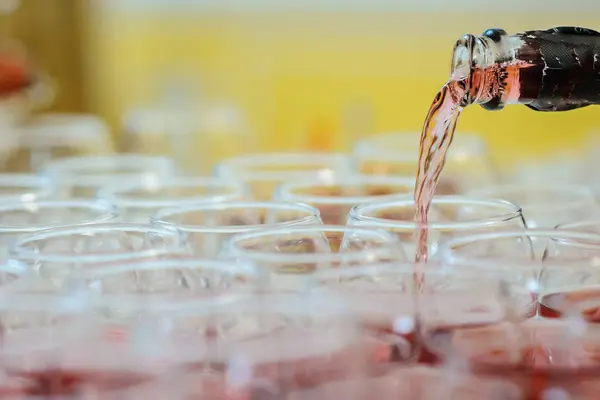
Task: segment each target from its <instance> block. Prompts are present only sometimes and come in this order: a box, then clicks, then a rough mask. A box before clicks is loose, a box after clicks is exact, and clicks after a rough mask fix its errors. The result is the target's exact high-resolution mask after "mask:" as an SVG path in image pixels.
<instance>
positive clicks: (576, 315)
mask: <svg viewBox="0 0 600 400" xmlns="http://www.w3.org/2000/svg"><path fill="white" fill-rule="evenodd" d="M586 228H591V229H590V230H588V229H586ZM597 229H598V225H596V224H593V223H591V222H587V221H586V222H582V223H578V224H569V225H568V226H564V227H561V228H559V229H557V230H554V231H552V232H551V236H550V237H549V239H548V241H547V246H546V249H545V251H544V253H543V256H542V267H541V268H542V270H541V274H540V315H542V316H544V317H547V318H559V317H560V318H568V319H571V320H574V321H577V320H584V321H585V322H588V323H598V322H600V312H599V310H600V271H599V268H598V260H600V232H599V231H598V230H597ZM599 333H600V332H599ZM599 340H600V339H599Z"/></svg>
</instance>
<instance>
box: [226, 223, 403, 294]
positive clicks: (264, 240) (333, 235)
mask: <svg viewBox="0 0 600 400" xmlns="http://www.w3.org/2000/svg"><path fill="white" fill-rule="evenodd" d="M222 257H224V258H226V259H227V258H233V259H236V260H240V261H248V262H251V263H253V264H254V265H256V266H258V267H259V268H262V269H264V270H265V271H266V272H267V274H268V275H269V277H270V284H271V287H272V288H274V289H276V290H304V289H306V285H307V283H306V282H307V279H309V278H310V277H311V275H313V274H315V273H318V272H320V271H323V270H329V269H338V268H341V269H344V268H353V267H357V266H365V265H372V264H376V263H379V262H383V261H389V262H392V261H406V259H407V258H406V254H404V253H403V252H402V248H401V246H400V243H399V242H398V239H397V238H396V237H395V236H394V235H392V234H390V233H388V232H385V231H383V230H377V229H368V228H358V227H345V226H337V225H322V226H296V227H282V228H272V229H263V230H259V231H254V232H248V233H245V234H239V235H236V236H234V237H232V238H231V240H230V241H229V242H228V243H226V245H225V246H224V247H223V252H222Z"/></svg>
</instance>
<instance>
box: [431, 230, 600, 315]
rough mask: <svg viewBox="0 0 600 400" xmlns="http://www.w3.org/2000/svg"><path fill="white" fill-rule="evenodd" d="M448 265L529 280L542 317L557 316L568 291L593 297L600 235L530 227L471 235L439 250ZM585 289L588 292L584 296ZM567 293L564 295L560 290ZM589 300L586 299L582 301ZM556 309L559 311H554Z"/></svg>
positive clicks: (508, 277)
mask: <svg viewBox="0 0 600 400" xmlns="http://www.w3.org/2000/svg"><path fill="white" fill-rule="evenodd" d="M440 254H441V260H442V262H443V263H444V264H445V265H448V266H451V267H455V266H459V267H467V268H470V269H472V270H474V271H488V272H489V271H497V272H500V273H502V275H503V276H504V277H505V279H520V280H521V281H523V282H526V285H525V286H527V287H528V288H529V289H528V290H529V292H530V293H531V296H532V298H535V299H537V300H536V302H539V303H540V313H541V315H543V316H546V315H549V314H556V313H558V311H556V307H554V308H553V307H550V306H548V305H547V304H546V303H553V304H559V303H560V302H561V301H563V299H564V298H565V297H568V296H565V295H564V293H569V292H570V291H574V290H576V289H577V290H579V289H581V290H580V291H575V292H573V298H574V299H576V298H577V297H578V296H579V295H581V297H585V293H587V292H586V290H587V289H589V288H591V289H590V290H588V292H590V298H591V297H593V296H592V295H591V293H592V292H593V285H594V280H595V279H598V278H597V273H596V272H595V269H596V265H597V263H598V257H599V256H600V233H593V232H582V231H569V230H541V229H527V230H518V231H504V232H492V233H482V234H473V235H466V236H463V237H457V238H454V239H451V240H448V241H447V242H446V243H444V244H443V246H442V248H441V249H440ZM582 292H583V294H582ZM561 293H562V294H561ZM582 301H585V299H582ZM553 309H554V311H553Z"/></svg>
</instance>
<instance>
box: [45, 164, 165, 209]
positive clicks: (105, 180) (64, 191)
mask: <svg viewBox="0 0 600 400" xmlns="http://www.w3.org/2000/svg"><path fill="white" fill-rule="evenodd" d="M42 173H43V174H44V175H46V176H48V177H49V178H50V179H52V180H54V182H56V184H57V186H58V188H59V190H60V193H61V195H62V196H64V197H67V198H71V197H87V198H90V197H94V196H95V195H96V193H97V192H98V191H99V190H100V189H101V188H103V187H104V186H107V185H110V184H114V183H118V182H139V181H143V182H148V184H151V183H152V182H161V181H164V180H165V179H168V178H170V177H172V176H174V175H175V173H176V171H175V164H174V162H173V160H171V159H170V158H166V157H154V156H144V155H139V154H118V155H109V156H81V157H69V158H63V159H59V160H56V161H52V162H50V163H48V164H47V165H46V166H45V168H44V169H43V170H42Z"/></svg>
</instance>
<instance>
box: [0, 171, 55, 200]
mask: <svg viewBox="0 0 600 400" xmlns="http://www.w3.org/2000/svg"><path fill="white" fill-rule="evenodd" d="M55 192H56V188H55V185H54V183H53V182H52V180H51V179H49V178H46V177H43V176H39V175H31V174H0V200H4V201H5V202H6V201H11V202H14V201H34V200H40V199H48V198H52V197H53V196H54V195H55Z"/></svg>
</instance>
